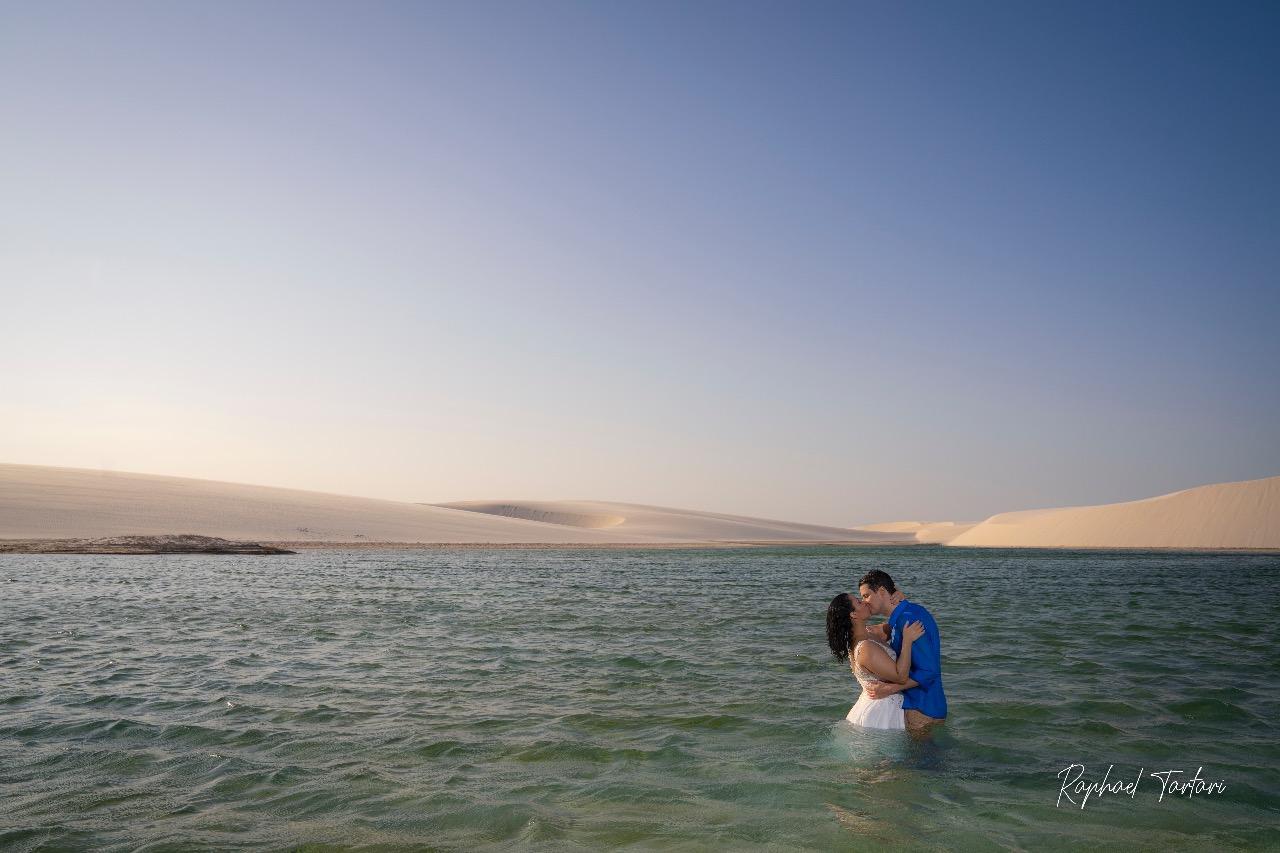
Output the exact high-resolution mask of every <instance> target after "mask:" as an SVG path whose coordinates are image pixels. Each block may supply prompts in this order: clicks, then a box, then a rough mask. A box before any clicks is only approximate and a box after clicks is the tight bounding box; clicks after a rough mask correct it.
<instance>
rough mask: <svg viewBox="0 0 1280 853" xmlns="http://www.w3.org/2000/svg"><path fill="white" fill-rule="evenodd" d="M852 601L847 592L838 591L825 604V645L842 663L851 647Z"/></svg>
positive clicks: (847, 657) (847, 656)
mask: <svg viewBox="0 0 1280 853" xmlns="http://www.w3.org/2000/svg"><path fill="white" fill-rule="evenodd" d="M852 615H853V601H852V600H850V598H849V596H848V594H847V593H843V592H842V593H840V594H839V595H837V596H836V597H835V598H833V599H831V603H830V604H829V605H827V645H828V646H830V647H831V654H833V655H835V656H836V660H838V661H840V662H841V663H844V662H845V661H846V660H848V659H849V651H850V650H851V649H852V648H853V619H851V618H850V617H851V616H852Z"/></svg>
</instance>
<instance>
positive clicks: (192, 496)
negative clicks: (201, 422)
mask: <svg viewBox="0 0 1280 853" xmlns="http://www.w3.org/2000/svg"><path fill="white" fill-rule="evenodd" d="M178 533H193V534H199V535H203V536H218V537H222V538H224V539H252V540H255V541H260V542H316V543H323V542H362V541H363V542H438V543H464V542H493V543H517V542H528V543H553V542H565V543H585V544H590V543H617V542H621V541H624V540H623V538H622V537H619V536H617V535H611V534H609V533H608V532H606V531H596V530H588V529H577V528H566V527H560V526H553V525H547V524H539V523H537V522H534V521H525V520H522V519H517V518H497V517H493V516H485V515H479V514H477V513H472V512H458V511H457V510H448V509H442V508H440V507H433V506H423V505H420V504H412V503H404V502H400V501H384V500H376V499H372V498H356V497H348V496H345V495H331V494H325V493H321V492H307V491H301V490H296V489H278V488H273V487H270V486H249V485H241V484H238V483H221V482H215V481H211V480H191V479H185V478H180V477H159V476H153V475H149V474H122V473H116V472H108V471H90V470H83V469H77V468H48V467H42V466H30V465H0V537H4V538H12V539H37V538H49V539H53V538H59V539H61V538H94V537H102V536H125V535H147V534H151V535H155V534H178ZM632 541H635V540H632Z"/></svg>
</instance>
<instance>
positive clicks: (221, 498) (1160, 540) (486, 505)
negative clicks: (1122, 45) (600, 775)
mask: <svg viewBox="0 0 1280 853" xmlns="http://www.w3.org/2000/svg"><path fill="white" fill-rule="evenodd" d="M179 534H193V535H198V536H213V537H220V538H223V539H232V540H253V541H256V542H265V543H281V542H284V543H297V544H300V545H306V544H310V545H327V544H332V545H337V544H343V543H354V544H365V543H388V544H410V543H420V544H436V545H452V544H458V545H463V544H476V545H554V544H565V545H600V546H605V547H608V546H618V545H626V544H635V545H664V544H696V543H707V544H715V543H753V542H780V543H782V542H785V543H796V544H803V543H817V542H832V543H847V544H884V545H892V544H913V545H914V544H923V543H929V544H949V545H953V546H971V547H1016V548H1035V547H1041V548H1266V549H1280V477H1272V478H1269V479H1265V480H1250V481H1246V482H1240V483H1221V484H1218V485H1213V486H1201V487H1199V488H1194V489H1187V490H1186V491H1182V492H1175V493H1173V494H1170V495H1163V496H1161V497H1156V498H1150V499H1147V500H1141V501H1133V502H1130V503H1119V504H1108V505H1105V506H1090V507H1074V508H1066V509H1047V510H1031V511H1026V512H1011V513H1003V514H1001V515H995V516H992V517H991V518H989V519H987V520H986V521H983V522H981V523H963V522H950V521H906V522H890V523H887V524H873V525H868V526H865V527H858V528H839V527H824V526H822V525H814V524H803V523H800V522H789V521H774V520H770V519H761V518H749V517H744V516H736V515H725V514H722V513H713V512H703V511H699V510H682V509H671V508H668V507H656V506H645V505H642V504H628V503H610V502H607V501H510V500H508V501H463V502H458V503H444V504H415V503H408V502H404V501H387V500H377V499H374V498H358V497H350V496H346V495H332V494H326V493H322V492H308V491H302V490H298V489H281V488H275V487H272V486H251V485H242V484H238V483H222V482H216V481H212V480H194V479H187V478H181V477H161V476H156V475H151V474H126V473H117V472H110V471H94V470H86V469H79V468H53V467H46V466H36V465H8V464H0V539H10V540H19V539H20V540H36V539H95V538H102V537H118V536H165V535H179Z"/></svg>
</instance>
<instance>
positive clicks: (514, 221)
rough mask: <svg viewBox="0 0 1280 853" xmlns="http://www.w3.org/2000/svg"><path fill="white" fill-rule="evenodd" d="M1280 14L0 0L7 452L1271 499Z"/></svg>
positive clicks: (945, 512)
mask: <svg viewBox="0 0 1280 853" xmlns="http://www.w3.org/2000/svg"><path fill="white" fill-rule="evenodd" d="M1278 36H1280V6H1277V5H1276V4H1274V3H1247V2H1234V3H1229V4H1214V3H1208V2H1205V3H1194V4H1190V3H1172V2H1153V3H1101V2H1091V3H1057V4H1041V3H1021V2H1008V3H892V4H889V3H870V2H868V3H781V2H767V3H753V2H742V0H734V2H715V3H712V2H681V3H667V2H613V3H586V2H583V3H558V2H555V3H553V2H512V3H498V2H450V3H444V2H440V3H371V2H370V3H364V2H361V3H357V2H350V3H316V2H305V3H285V2H272V3H249V2H217V3H215V2H184V3H170V2H155V3H133V2H124V3H121V2H117V3H83V4H82V3H62V2H47V0H41V2H14V0H9V2H6V3H5V4H4V5H3V6H0V292H2V293H0V295H2V297H3V302H2V304H3V329H4V333H3V335H0V368H2V369H0V461H8V462H24V463H32V464H48V465H72V466H79V467H90V468H97V467H109V468H115V469H119V470H132V471H145V472H152V473H163V474H174V475H180V476H197V477H207V478H211V479H224V480H235V481H241V482H255V483H266V484H272V485H283V486H297V487H302V488H313V489H321V490H326V491H335V492H345V493H351V494H362V495H371V496H378V497H389V498H400V499H408V500H421V501H443V500H465V499H480V498H544V499H557V498H591V499H603V500H623V501H635V502H642V503H653V504H661V505H668V506H681V507H691V508H700V509H712V510H718V511H723V512H733V513H742V514H751V515H761V516H768V517H776V518H786V519H796V520H806V521H814V522H821V523H829V524H856V523H869V522H876V521H890V520H900V519H975V518H982V517H985V516H987V515H990V514H992V513H995V512H999V511H1004V510H1014V509H1028V508H1035V507H1047V506H1061V505H1073V504H1084V503H1103V502H1110V501H1118V500H1130V499H1135V498H1141V497H1148V496H1152V495H1156V494H1161V493H1164V492H1168V491H1173V490H1176V489H1180V488H1186V487H1190V486H1194V485H1202V484H1205V483H1211V482H1222V481H1228V480H1240V479H1252V478H1257V477H1264V476H1274V475H1277V474H1280V390H1278V389H1280V342H1278V340H1277V337H1278V336H1277V325H1278V322H1277V321H1280V157H1277V154H1276V152H1277V151H1280V51H1278V50H1277V49H1276V44H1277V37H1278Z"/></svg>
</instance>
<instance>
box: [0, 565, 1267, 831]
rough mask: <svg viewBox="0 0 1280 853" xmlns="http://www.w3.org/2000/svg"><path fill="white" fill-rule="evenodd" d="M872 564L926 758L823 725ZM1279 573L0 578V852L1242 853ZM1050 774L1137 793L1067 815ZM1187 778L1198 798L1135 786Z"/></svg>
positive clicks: (978, 568) (1260, 770)
mask: <svg viewBox="0 0 1280 853" xmlns="http://www.w3.org/2000/svg"><path fill="white" fill-rule="evenodd" d="M870 568H884V569H887V570H888V571H889V572H890V573H892V574H893V575H894V576H895V577H896V578H898V579H899V580H900V582H901V583H902V584H903V586H904V587H905V588H906V590H907V592H908V594H909V595H910V596H911V597H912V598H913V599H915V600H918V601H920V602H921V603H923V604H925V605H926V606H927V607H929V608H930V610H931V611H932V612H933V614H934V616H935V617H936V619H937V621H938V624H939V626H940V630H941V632H942V638H943V664H944V670H943V673H944V682H945V684H946V689H947V694H948V699H949V702H950V709H951V718H950V719H949V721H948V723H947V725H946V726H945V727H944V728H942V729H941V730H940V731H939V733H938V735H937V736H936V737H935V738H934V740H932V741H930V742H926V743H923V744H912V743H910V742H909V741H907V740H906V738H905V736H903V735H897V734H886V733H869V732H862V731H858V730H855V729H852V728H851V727H848V726H847V725H845V724H844V723H842V722H841V720H842V718H843V716H844V714H845V713H846V712H847V711H848V709H849V707H850V706H851V705H852V703H853V701H854V699H855V698H856V691H857V686H856V683H855V682H854V681H853V678H852V675H850V674H849V672H848V669H847V668H845V667H842V666H841V665H839V664H837V663H836V662H835V661H834V660H833V659H832V658H831V657H830V655H829V653H828V652H827V651H826V648H825V641H824V636H823V618H824V613H825V608H826V604H827V602H828V600H829V599H830V597H831V596H832V595H833V594H835V593H836V592H839V591H844V590H851V589H853V588H854V586H855V585H856V582H857V579H858V577H859V576H860V575H861V574H862V573H863V572H864V571H866V570H867V569H870ZM1278 578H1280V556H1277V555H1274V554H1270V555H1268V554H1239V553H1237V554H1203V553H1201V554H1179V553H1170V552H1096V551H1092V552H1066V551H1064V552H1046V551H990V550H967V549H965V550H961V549H945V548H914V549H908V548H857V549H845V548H796V549H749V550H747V549H744V550H673V551H668V550H661V551H581V550H567V551H498V552H479V551H429V552H408V551H384V552H367V551H366V552H311V553H304V554H299V555H297V556H293V557H244V556H159V557H124V556H42V555H31V556H19V555H10V556H5V557H2V558H0V849H3V850H6V851H8V850H14V851H19V850H22V851H25V850H84V851H100V850H102V851H126V850H129V851H132V850H148V851H160V850H175V851H176V850H291V849H306V850H370V851H372V850H378V851H399V850H418V849H441V850H451V849H486V848H492V849H495V850H497V849H508V848H510V847H512V846H518V847H520V848H522V849H533V850H538V849H541V850H569V849H589V850H602V849H614V848H619V847H629V848H630V849H636V850H646V849H650V850H704V849H724V850H741V849H748V850H749V849H761V850H765V849H767V850H788V849H792V850H855V851H856V850H866V851H873V850H874V851H881V850H883V849H884V848H885V845H890V846H891V847H893V848H895V849H919V850H936V849H944V850H947V849H950V850H988V849H993V848H995V849H1008V850H1043V849H1049V850H1054V849H1058V850H1076V849H1080V850H1083V849H1093V848H1097V847H1098V846H1100V845H1102V846H1107V847H1117V846H1118V847H1121V848H1124V849H1134V850H1164V849H1170V848H1175V849H1179V850H1191V851H1196V850H1204V851H1210V850H1214V851H1216V850H1223V849H1228V850H1267V849H1272V850H1274V849H1277V843H1276V841H1275V838H1276V828H1277V826H1280V770H1277V768H1278V767H1280V746H1278V745H1277V744H1280V736H1278V735H1280V732H1278V731H1277V720H1280V715H1278V714H1277V712H1278V711H1280V701H1278V700H1280V657H1278V656H1277V654H1276V649H1277V640H1278V639H1280V637H1278V634H1280V630H1278V629H1277V626H1276V623H1275V614H1276V612H1277V608H1278V605H1280V582H1278ZM1073 764H1080V765H1083V767H1084V780H1085V781H1101V780H1102V778H1103V775H1104V774H1105V773H1106V772H1107V770H1108V767H1109V766H1111V767H1112V768H1113V769H1112V770H1111V776H1110V778H1111V779H1112V780H1115V779H1117V778H1119V779H1120V780H1121V781H1123V782H1125V783H1128V782H1132V781H1134V780H1135V779H1140V781H1139V785H1138V788H1137V790H1136V791H1135V792H1134V794H1133V796H1128V795H1125V794H1103V795H1101V796H1098V795H1094V796H1092V797H1091V798H1090V799H1089V801H1088V802H1087V804H1086V805H1085V807H1084V808H1083V809H1081V808H1080V807H1079V806H1078V805H1075V806H1073V805H1071V804H1070V803H1069V802H1068V801H1066V800H1065V799H1064V800H1061V801H1060V799H1059V794H1060V791H1061V785H1062V782H1063V780H1062V779H1061V778H1059V775H1058V774H1059V773H1061V772H1062V771H1064V770H1065V769H1066V768H1068V767H1070V766H1071V765H1073ZM1198 768H1203V769H1202V770H1201V777H1202V778H1204V779H1206V780H1210V781H1215V782H1216V781H1220V782H1223V783H1224V784H1225V786H1226V790H1225V791H1221V792H1217V793H1213V794H1206V793H1201V794H1198V795H1191V796H1178V795H1176V794H1173V795H1170V794H1166V795H1165V797H1164V799H1163V800H1160V799H1159V797H1160V793H1161V782H1160V780H1159V779H1158V778H1153V777H1150V776H1149V775H1147V774H1150V773H1153V772H1162V771H1169V770H1173V771H1182V772H1183V773H1184V774H1185V775H1184V776H1182V777H1177V776H1174V777H1173V778H1174V779H1177V778H1183V779H1186V778H1189V777H1190V776H1191V775H1192V774H1194V773H1196V771H1197V769H1198ZM1139 771H1141V772H1142V773H1143V774H1144V775H1143V776H1142V777H1141V778H1140V777H1139V776H1138V774H1139ZM1075 798H1076V800H1077V802H1079V801H1080V800H1081V797H1080V796H1079V795H1075Z"/></svg>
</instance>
